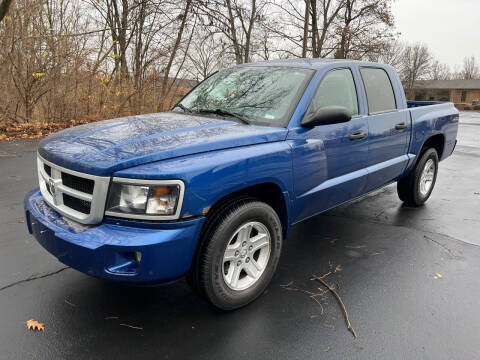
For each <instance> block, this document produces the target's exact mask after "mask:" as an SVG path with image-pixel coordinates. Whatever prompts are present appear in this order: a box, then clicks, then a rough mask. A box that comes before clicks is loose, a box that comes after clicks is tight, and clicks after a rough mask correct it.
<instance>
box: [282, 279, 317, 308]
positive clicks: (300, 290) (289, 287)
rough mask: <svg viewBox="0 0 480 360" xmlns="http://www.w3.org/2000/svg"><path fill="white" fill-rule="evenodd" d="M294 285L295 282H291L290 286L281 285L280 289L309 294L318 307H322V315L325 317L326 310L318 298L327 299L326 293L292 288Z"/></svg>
mask: <svg viewBox="0 0 480 360" xmlns="http://www.w3.org/2000/svg"><path fill="white" fill-rule="evenodd" d="M292 284H293V281H290V282H289V283H288V284H285V285H280V287H282V288H283V289H285V290H289V291H299V292H302V293H304V294H307V295H308V296H309V297H310V298H311V299H313V300H314V301H315V302H316V303H317V304H318V305H320V308H321V315H323V311H324V308H323V305H322V303H321V302H320V301H319V300H318V299H317V297H321V298H325V292H322V293H314V292H311V291H308V290H305V289H300V288H298V287H295V286H292ZM319 290H320V289H319Z"/></svg>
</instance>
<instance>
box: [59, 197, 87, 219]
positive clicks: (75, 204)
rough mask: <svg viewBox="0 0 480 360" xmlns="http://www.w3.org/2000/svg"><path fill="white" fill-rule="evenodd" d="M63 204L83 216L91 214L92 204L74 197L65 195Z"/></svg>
mask: <svg viewBox="0 0 480 360" xmlns="http://www.w3.org/2000/svg"><path fill="white" fill-rule="evenodd" d="M63 204H64V205H65V206H68V207H69V208H71V209H73V210H76V211H78V212H81V213H82V214H87V215H88V214H90V209H91V205H92V204H91V203H90V201H86V200H82V199H77V198H75V197H73V196H70V195H67V194H63Z"/></svg>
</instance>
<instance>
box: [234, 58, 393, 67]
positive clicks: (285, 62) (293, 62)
mask: <svg viewBox="0 0 480 360" xmlns="http://www.w3.org/2000/svg"><path fill="white" fill-rule="evenodd" d="M332 63H336V64H338V65H339V66H342V65H351V64H352V63H355V64H358V65H363V66H378V65H384V64H379V63H374V62H369V61H358V60H346V59H317V58H316V59H313V58H298V59H280V60H267V61H259V62H252V63H247V64H242V65H240V66H282V67H295V68H305V69H314V70H317V69H319V68H321V67H323V66H326V65H330V64H332Z"/></svg>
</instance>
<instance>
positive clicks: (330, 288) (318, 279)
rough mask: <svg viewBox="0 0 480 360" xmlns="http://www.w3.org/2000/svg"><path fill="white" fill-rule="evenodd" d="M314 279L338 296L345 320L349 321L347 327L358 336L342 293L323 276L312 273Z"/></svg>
mask: <svg viewBox="0 0 480 360" xmlns="http://www.w3.org/2000/svg"><path fill="white" fill-rule="evenodd" d="M312 280H316V281H319V282H320V283H321V284H322V285H324V286H325V287H326V288H327V289H328V290H330V291H331V292H332V294H333V295H335V297H336V298H337V300H338V302H339V303H340V305H341V306H342V309H343V314H344V315H345V320H346V322H347V329H348V330H349V331H350V332H351V333H352V334H353V336H354V337H355V338H357V333H356V332H355V329H354V328H353V326H352V324H351V323H350V320H349V318H348V312H347V308H346V307H345V304H344V303H343V301H342V298H341V297H340V295H338V293H337V291H336V290H335V289H334V288H332V287H331V286H330V285H329V284H327V282H325V280H323V279H322V278H321V277H318V276H316V275H312Z"/></svg>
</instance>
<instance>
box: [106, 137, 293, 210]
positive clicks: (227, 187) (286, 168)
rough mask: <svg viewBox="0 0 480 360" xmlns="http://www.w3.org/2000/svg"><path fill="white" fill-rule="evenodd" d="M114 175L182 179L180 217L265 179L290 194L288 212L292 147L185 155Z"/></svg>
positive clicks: (281, 143)
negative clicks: (182, 193)
mask: <svg viewBox="0 0 480 360" xmlns="http://www.w3.org/2000/svg"><path fill="white" fill-rule="evenodd" d="M114 176H117V177H127V178H136V179H150V180H155V179H162V180H165V179H180V180H183V181H184V182H185V198H184V202H183V205H182V210H181V212H180V218H188V217H191V216H199V215H202V214H203V212H204V209H206V208H209V207H211V206H212V205H214V204H215V203H216V202H217V201H219V200H220V199H222V198H224V197H225V196H227V195H229V194H231V193H234V192H237V191H239V190H241V189H244V188H247V187H250V186H253V185H258V184H262V183H273V184H275V185H277V186H278V187H279V188H280V189H281V191H282V192H283V193H284V194H287V196H284V197H285V201H286V204H285V205H286V207H287V211H288V212H289V213H290V207H291V204H290V200H289V199H291V198H293V197H292V195H293V179H292V163H291V148H290V147H289V146H288V144H287V143H286V142H285V141H279V142H273V143H266V144H258V145H253V146H245V147H238V148H233V149H227V150H219V151H212V152H206V153H202V154H196V155H189V156H183V157H179V158H174V159H170V160H164V161H159V162H154V163H150V164H145V165H140V166H136V167H133V168H130V169H126V170H122V171H119V172H117V173H115V174H114Z"/></svg>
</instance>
